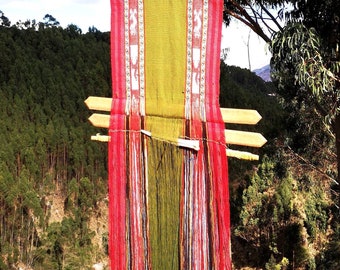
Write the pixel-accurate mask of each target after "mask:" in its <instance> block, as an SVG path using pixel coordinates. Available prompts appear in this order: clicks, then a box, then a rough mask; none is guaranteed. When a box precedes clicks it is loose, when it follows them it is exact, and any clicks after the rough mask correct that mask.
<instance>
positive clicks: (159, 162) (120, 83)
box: [109, 0, 231, 270]
mask: <svg viewBox="0 0 340 270" xmlns="http://www.w3.org/2000/svg"><path fill="white" fill-rule="evenodd" d="M222 8H223V1H222V0H157V1H156V0H111V11H112V17H111V18H112V19H111V66H112V89H113V90H112V107H111V115H110V129H109V135H110V142H109V204H110V205H109V222H110V227H109V228H110V230H109V254H110V260H111V269H138V270H139V269H155V270H171V269H231V255H230V232H229V231H230V221H229V193H228V167H227V157H226V146H225V138H224V123H223V121H222V116H221V112H220V108H219V102H218V98H219V64H220V62H219V61H220V60H219V57H220V41H221V27H222Z"/></svg>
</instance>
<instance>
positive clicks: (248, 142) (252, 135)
mask: <svg viewBox="0 0 340 270" xmlns="http://www.w3.org/2000/svg"><path fill="white" fill-rule="evenodd" d="M89 121H90V122H91V124H92V125H93V126H95V127H99V128H109V125H110V115H106V114H99V113H94V114H92V115H91V116H90V117H89ZM224 133H225V137H226V143H227V144H236V145H242V146H251V147H262V146H263V145H264V144H265V143H266V142H267V140H266V139H265V138H264V137H263V136H262V135H261V134H260V133H256V132H247V131H239V130H231V129H226V130H225V131H224Z"/></svg>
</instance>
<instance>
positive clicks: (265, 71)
mask: <svg viewBox="0 0 340 270" xmlns="http://www.w3.org/2000/svg"><path fill="white" fill-rule="evenodd" d="M253 72H254V73H255V74H256V75H257V76H259V77H261V78H262V80H264V81H266V82H271V80H272V79H271V77H270V65H266V66H264V67H261V68H258V69H254V70H253Z"/></svg>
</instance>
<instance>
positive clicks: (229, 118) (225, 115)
mask: <svg viewBox="0 0 340 270" xmlns="http://www.w3.org/2000/svg"><path fill="white" fill-rule="evenodd" d="M111 103H112V98H105V97H94V96H90V97H88V98H87V99H86V100H85V104H86V105H87V107H88V108H89V109H90V110H96V111H105V112H109V111H110V110H111ZM220 110H221V114H222V119H223V121H224V122H225V123H230V124H247V125H255V124H257V123H258V122H259V121H260V120H261V118H262V117H261V115H260V114H259V113H258V112H257V111H256V110H249V109H232V108H221V109H220Z"/></svg>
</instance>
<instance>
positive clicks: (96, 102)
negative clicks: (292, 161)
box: [85, 96, 267, 160]
mask: <svg viewBox="0 0 340 270" xmlns="http://www.w3.org/2000/svg"><path fill="white" fill-rule="evenodd" d="M85 104H86V105H87V107H88V108H89V109H90V110H97V111H104V112H109V111H110V110H111V104H112V98H105V97H93V96H90V97H88V98H87V99H86V100H85ZM220 110H221V114H222V119H223V121H224V122H225V123H231V124H248V125H255V124H257V123H258V122H259V121H260V120H261V118H262V117H261V115H260V114H259V113H258V112H257V111H256V110H249V109H231V108H221V109H220ZM89 121H90V122H91V124H92V125H93V126H95V127H99V128H109V126H110V115H108V114H101V113H94V114H92V115H91V116H90V117H89ZM224 134H225V139H226V143H227V144H231V145H241V146H249V147H262V146H263V145H264V144H265V143H266V142H267V140H266V138H264V137H263V136H262V134H260V133H256V132H247V131H240V130H231V129H225V131H224ZM150 136H151V133H150ZM109 139H110V138H109V136H107V135H100V134H97V135H95V136H91V140H96V141H101V142H108V141H109ZM185 141H189V140H181V139H179V141H178V144H179V145H181V144H182V145H181V146H183V145H186V143H185ZM188 147H190V148H193V149H195V147H196V146H195V144H191V146H188ZM227 155H228V157H236V158H240V159H246V160H258V159H259V156H258V155H255V154H252V153H249V152H244V151H237V150H232V149H227Z"/></svg>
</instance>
